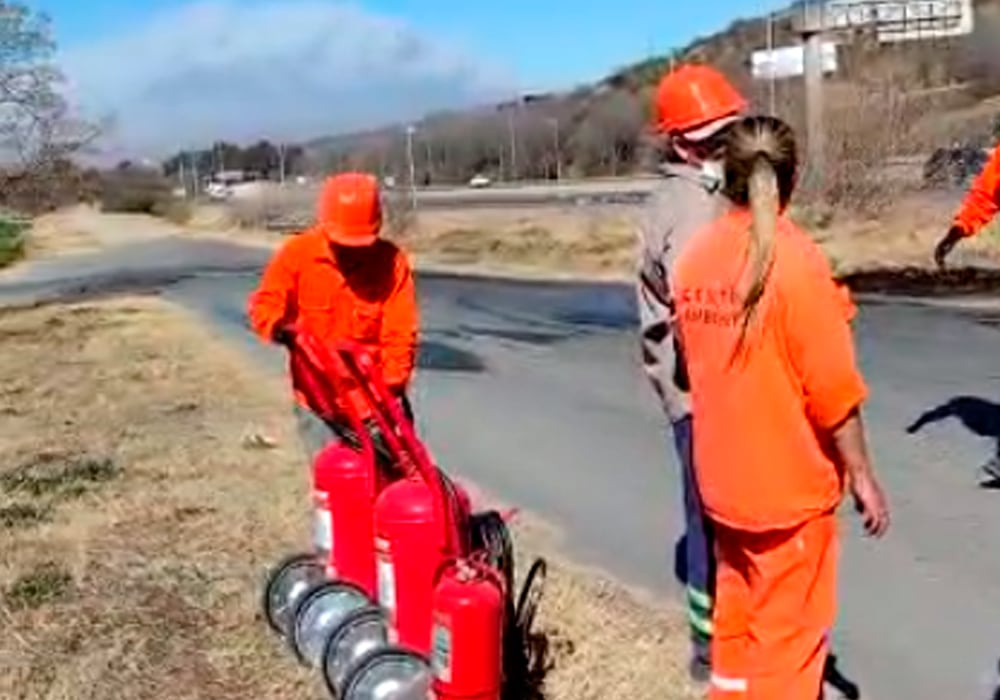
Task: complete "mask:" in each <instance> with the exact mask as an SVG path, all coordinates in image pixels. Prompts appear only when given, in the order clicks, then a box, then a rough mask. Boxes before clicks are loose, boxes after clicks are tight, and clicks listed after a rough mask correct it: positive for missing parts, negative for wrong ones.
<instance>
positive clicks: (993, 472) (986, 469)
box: [982, 457, 1000, 482]
mask: <svg viewBox="0 0 1000 700" xmlns="http://www.w3.org/2000/svg"><path fill="white" fill-rule="evenodd" d="M982 469H983V474H984V475H985V476H986V478H987V479H989V480H990V481H998V482H1000V459H997V458H996V457H994V458H993V459H991V460H990V461H989V462H987V463H986V464H984V465H983V468H982Z"/></svg>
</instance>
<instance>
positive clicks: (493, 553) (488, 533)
mask: <svg viewBox="0 0 1000 700" xmlns="http://www.w3.org/2000/svg"><path fill="white" fill-rule="evenodd" d="M469 530H470V533H469V535H470V542H469V544H470V545H471V547H472V551H473V552H483V553H485V555H486V561H487V562H488V563H489V565H490V566H492V567H493V568H494V569H496V570H497V571H499V572H500V573H501V575H502V576H503V580H504V585H505V586H506V588H507V590H508V591H513V590H514V542H513V540H512V539H511V536H510V530H509V529H508V527H507V523H505V522H504V520H503V517H502V516H501V515H500V513H498V512H497V511H495V510H490V511H486V512H485V513H475V514H473V515H472V517H471V518H470V522H469Z"/></svg>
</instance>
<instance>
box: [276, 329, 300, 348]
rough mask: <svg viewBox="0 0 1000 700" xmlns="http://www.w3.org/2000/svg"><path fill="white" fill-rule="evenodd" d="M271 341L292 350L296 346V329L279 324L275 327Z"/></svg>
mask: <svg viewBox="0 0 1000 700" xmlns="http://www.w3.org/2000/svg"><path fill="white" fill-rule="evenodd" d="M271 339H272V340H274V342H275V343H277V344H278V345H284V346H285V347H286V348H290V347H292V345H294V344H295V329H294V328H292V327H291V326H289V325H285V324H279V325H277V326H275V327H274V331H273V332H272V333H271Z"/></svg>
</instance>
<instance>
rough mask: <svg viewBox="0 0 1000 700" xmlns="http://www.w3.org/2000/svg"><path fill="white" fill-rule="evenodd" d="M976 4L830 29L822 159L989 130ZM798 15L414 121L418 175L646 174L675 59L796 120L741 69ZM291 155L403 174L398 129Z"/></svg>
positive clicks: (790, 31) (981, 23) (985, 57)
mask: <svg viewBox="0 0 1000 700" xmlns="http://www.w3.org/2000/svg"><path fill="white" fill-rule="evenodd" d="M976 7H977V20H978V21H977V30H976V33H975V34H974V35H973V36H969V37H960V38H955V39H937V40H925V41H919V42H901V43H894V44H880V43H879V42H877V41H876V40H875V38H874V36H873V33H872V32H870V31H858V32H855V33H853V34H850V35H839V36H836V37H831V39H833V40H835V41H836V42H837V43H838V45H839V47H838V61H839V70H838V72H837V74H836V75H833V76H830V77H829V78H828V80H827V90H828V94H829V96H830V97H829V99H828V100H827V104H828V109H829V113H828V124H829V127H830V131H831V132H832V133H831V138H830V141H831V146H830V148H831V149H832V151H833V152H832V154H831V155H833V156H834V157H840V158H841V159H842V160H845V161H847V162H850V163H856V162H857V160H858V159H859V158H861V159H872V158H884V157H891V156H905V155H908V154H916V153H924V152H926V151H927V149H930V148H933V147H934V146H936V145H940V144H942V143H945V142H952V141H961V142H963V143H970V144H976V143H979V144H983V143H986V142H987V141H988V140H989V139H990V138H991V125H992V124H993V122H994V120H995V119H996V116H997V114H1000V105H997V104H995V101H991V99H990V98H992V97H993V96H995V95H997V94H998V93H1000V19H998V18H1000V0H979V1H978V2H976ZM796 16H797V15H796V10H795V7H792V8H791V9H789V10H787V11H785V12H783V13H777V14H776V15H774V16H773V17H772V23H769V22H768V18H766V17H757V18H752V19H743V20H738V21H736V22H733V23H732V24H731V25H730V26H729V27H727V28H726V29H725V30H723V31H720V32H719V33H717V34H714V35H711V36H707V37H702V38H698V39H696V40H694V41H692V42H691V43H690V44H689V45H688V46H686V47H683V48H681V49H679V50H677V51H675V52H673V53H672V54H671V55H667V56H658V57H654V58H650V59H647V60H644V61H642V62H640V63H637V64H635V65H632V66H628V67H625V68H623V69H621V70H619V71H616V72H614V73H612V74H611V75H609V76H607V77H606V78H604V79H603V80H601V81H599V82H597V83H595V84H592V85H586V86H581V87H579V88H577V89H574V90H571V91H568V92H565V93H558V94H543V95H526V96H522V97H521V99H519V100H516V101H511V102H508V103H504V104H499V105H492V106H489V107H482V108H478V109H470V110H467V111H461V112H449V113H441V114H435V115H430V116H428V117H427V118H425V119H423V120H421V121H419V122H417V123H415V124H414V125H413V126H414V132H413V134H412V142H411V145H412V155H413V160H414V164H415V171H416V179H417V183H418V184H423V185H430V184H448V183H463V182H466V181H468V179H469V178H470V177H471V176H472V175H474V174H477V173H482V174H485V175H487V176H489V177H491V178H493V179H495V180H516V179H555V178H557V177H590V176H607V175H611V176H614V175H623V174H628V173H630V172H634V171H636V170H639V169H643V168H645V167H647V166H648V165H649V157H650V148H649V143H648V139H647V135H646V128H645V127H646V125H647V123H648V110H649V105H650V101H651V96H652V93H653V91H654V89H655V84H656V81H657V80H658V78H659V77H660V76H661V75H662V74H663V72H664V71H665V70H667V69H668V68H669V66H670V65H671V63H672V62H680V61H695V62H703V63H708V64H711V65H714V66H716V67H718V68H720V69H721V70H722V71H724V72H725V73H726V74H727V75H728V76H729V77H730V78H731V79H732V80H733V81H734V82H735V83H736V84H737V85H739V86H740V87H741V89H742V90H743V91H744V92H745V94H747V95H748V96H749V97H750V98H751V100H752V102H753V105H754V109H756V110H758V111H771V110H772V109H773V110H774V111H775V112H776V113H778V114H779V115H780V116H782V117H784V118H785V119H787V120H789V121H790V122H791V123H792V124H793V125H795V126H797V127H801V125H802V122H803V119H802V95H801V83H800V81H799V80H797V79H791V80H785V81H778V82H776V83H775V84H774V86H773V88H772V86H771V84H770V83H769V82H767V81H755V80H754V79H753V78H752V77H751V73H750V56H751V53H752V52H753V51H755V50H760V49H764V48H766V47H767V46H768V39H769V37H768V34H769V27H770V31H771V32H773V35H772V36H773V39H772V40H773V42H774V45H775V46H779V47H780V46H788V45H793V44H796V43H798V41H799V39H798V36H797V34H796V32H795V28H794V19H795V17H796ZM984 100H985V101H984ZM861 134H863V135H864V137H865V140H864V141H860V140H859V135H861ZM873 141H878V143H873ZM214 153H215V150H213V149H209V150H207V151H206V154H203V155H202V156H200V158H201V160H202V162H203V167H209V166H211V165H212V158H213V157H214V156H213V154H214ZM299 155H301V160H299V161H298V166H299V167H302V168H303V169H308V170H310V171H314V172H322V171H329V170H340V169H345V168H358V169H365V170H370V171H373V172H376V173H379V174H381V175H383V176H393V177H394V178H395V179H396V180H397V181H398V182H406V181H408V178H409V168H408V135H407V133H406V125H402V124H400V125H394V126H391V127H387V128H379V129H375V130H372V131H369V132H365V133H355V134H347V135H341V136H335V137H330V138H324V139H320V140H317V141H313V142H311V143H307V144H304V145H303V150H302V152H301V153H300V154H299ZM177 162H178V160H177V159H174V160H173V161H171V163H168V170H170V171H171V172H173V171H176V166H177ZM226 162H227V164H228V163H229V162H230V161H229V159H226ZM271 165H272V166H273V163H272V164H271ZM269 169H270V170H273V167H270V168H269Z"/></svg>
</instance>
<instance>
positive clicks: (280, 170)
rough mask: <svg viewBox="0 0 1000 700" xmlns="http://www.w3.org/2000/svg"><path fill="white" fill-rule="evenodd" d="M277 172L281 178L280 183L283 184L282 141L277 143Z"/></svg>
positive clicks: (283, 152) (283, 157) (283, 146)
mask: <svg viewBox="0 0 1000 700" xmlns="http://www.w3.org/2000/svg"><path fill="white" fill-rule="evenodd" d="M278 173H279V177H280V179H281V184H282V186H284V184H285V144H284V142H282V143H279V144H278Z"/></svg>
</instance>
